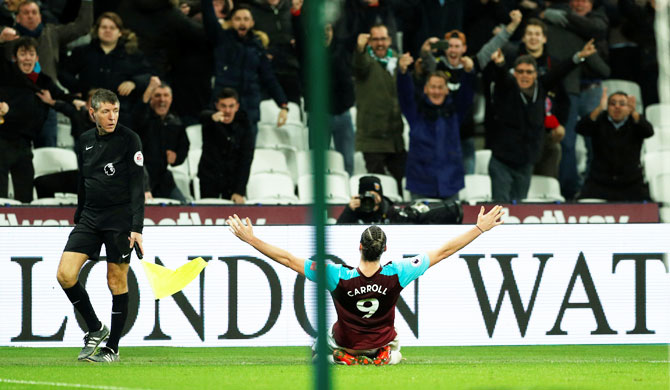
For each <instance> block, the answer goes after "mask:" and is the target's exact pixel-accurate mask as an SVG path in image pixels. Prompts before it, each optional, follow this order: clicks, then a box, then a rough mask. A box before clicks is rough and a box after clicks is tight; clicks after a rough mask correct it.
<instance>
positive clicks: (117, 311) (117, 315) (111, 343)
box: [107, 293, 128, 353]
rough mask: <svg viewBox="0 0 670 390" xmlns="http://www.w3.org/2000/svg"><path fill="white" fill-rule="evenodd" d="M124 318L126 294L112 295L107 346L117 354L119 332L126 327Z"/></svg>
mask: <svg viewBox="0 0 670 390" xmlns="http://www.w3.org/2000/svg"><path fill="white" fill-rule="evenodd" d="M126 318H128V293H123V294H119V295H112V328H111V330H110V333H109V340H107V346H108V347H109V348H111V349H112V350H114V352H117V353H118V352H119V340H120V339H121V332H122V331H123V327H124V326H125V325H126Z"/></svg>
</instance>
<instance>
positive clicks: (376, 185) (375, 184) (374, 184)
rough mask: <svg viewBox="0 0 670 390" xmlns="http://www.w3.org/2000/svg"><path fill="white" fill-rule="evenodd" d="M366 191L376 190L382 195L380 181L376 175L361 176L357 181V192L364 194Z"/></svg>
mask: <svg viewBox="0 0 670 390" xmlns="http://www.w3.org/2000/svg"><path fill="white" fill-rule="evenodd" d="M366 191H376V192H377V193H378V194H379V195H381V196H384V192H383V191H382V182H381V180H379V178H378V177H376V176H363V177H361V179H360V180H359V182H358V193H359V194H364V193H365V192H366Z"/></svg>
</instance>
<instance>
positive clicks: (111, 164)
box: [74, 124, 144, 233]
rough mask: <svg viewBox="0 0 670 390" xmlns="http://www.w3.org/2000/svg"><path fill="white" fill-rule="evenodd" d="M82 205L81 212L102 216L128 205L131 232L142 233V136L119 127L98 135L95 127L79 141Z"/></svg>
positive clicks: (78, 212) (80, 200) (78, 214)
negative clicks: (105, 211) (110, 210)
mask: <svg viewBox="0 0 670 390" xmlns="http://www.w3.org/2000/svg"><path fill="white" fill-rule="evenodd" d="M77 154H78V157H79V187H78V193H79V194H78V196H79V199H78V200H79V202H78V205H77V211H76V212H75V215H74V220H75V223H77V222H78V221H79V217H81V213H82V212H83V211H84V210H86V211H87V212H91V213H94V214H96V213H101V212H104V210H105V209H109V208H116V207H119V206H123V205H127V206H128V208H129V211H130V213H131V215H132V225H131V231H133V232H137V233H142V228H143V225H144V168H143V165H144V156H143V155H142V142H141V141H140V137H139V136H138V135H137V134H136V133H135V132H134V131H132V130H130V129H129V128H127V127H125V126H123V125H121V124H117V125H116V129H115V130H114V132H112V133H110V134H106V135H102V136H101V135H98V131H97V129H96V128H93V129H90V130H88V131H86V132H84V133H83V134H82V135H81V137H80V138H79V148H78V150H77Z"/></svg>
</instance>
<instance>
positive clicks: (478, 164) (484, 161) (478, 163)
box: [475, 149, 491, 175]
mask: <svg viewBox="0 0 670 390" xmlns="http://www.w3.org/2000/svg"><path fill="white" fill-rule="evenodd" d="M489 161H491V150H490V149H480V150H477V151H475V174H476V175H488V174H489Z"/></svg>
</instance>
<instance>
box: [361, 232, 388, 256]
mask: <svg viewBox="0 0 670 390" xmlns="http://www.w3.org/2000/svg"><path fill="white" fill-rule="evenodd" d="M361 245H362V246H363V260H365V261H377V260H379V258H380V257H381V255H382V253H384V250H385V249H386V234H385V233H384V231H383V230H382V229H381V228H380V227H379V226H376V225H372V226H370V227H369V228H367V229H365V231H364V232H363V234H361Z"/></svg>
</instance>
